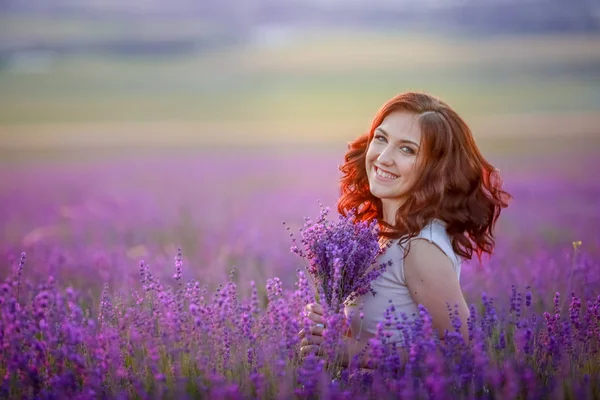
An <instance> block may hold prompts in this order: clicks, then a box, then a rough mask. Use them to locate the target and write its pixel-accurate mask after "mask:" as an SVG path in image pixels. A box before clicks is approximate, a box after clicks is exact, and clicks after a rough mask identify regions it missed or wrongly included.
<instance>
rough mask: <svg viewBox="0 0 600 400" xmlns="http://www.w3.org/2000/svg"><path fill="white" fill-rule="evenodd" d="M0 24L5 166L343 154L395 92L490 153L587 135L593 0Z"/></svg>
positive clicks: (99, 9)
mask: <svg viewBox="0 0 600 400" xmlns="http://www.w3.org/2000/svg"><path fill="white" fill-rule="evenodd" d="M0 13H1V16H0V148H2V150H3V151H4V153H3V155H5V156H7V154H5V153H6V152H7V151H8V155H11V154H12V155H13V156H14V155H15V154H16V153H14V152H20V151H22V150H34V149H35V150H38V151H44V150H59V149H73V148H90V147H92V148H95V149H97V150H99V149H113V150H114V149H118V148H124V147H129V148H130V149H131V148H136V149H140V148H143V147H145V148H156V147H159V148H161V149H165V148H166V147H171V148H181V147H189V146H194V147H195V148H198V149H206V148H210V147H211V146H238V147H244V148H247V146H248V145H252V146H263V145H268V146H273V145H276V146H284V145H290V144H291V145H294V146H296V145H307V146H313V145H319V146H333V147H334V148H338V149H341V148H342V147H343V144H345V143H346V142H347V141H349V140H351V139H352V138H353V137H354V136H356V135H357V134H359V133H362V132H363V131H364V130H365V129H367V127H368V125H369V123H370V121H371V118H372V117H373V115H374V114H375V112H376V111H377V109H378V108H379V106H380V105H381V104H382V103H384V102H385V101H386V100H387V99H388V98H390V97H391V96H393V95H395V94H397V93H399V92H402V91H406V90H423V91H428V92H431V93H433V94H435V95H438V96H440V97H441V98H443V99H444V100H446V101H447V102H449V103H450V105H452V106H453V107H455V108H456V109H457V110H458V111H459V112H460V113H461V114H462V115H464V117H465V118H466V119H467V120H468V122H470V124H471V125H472V127H473V130H474V132H475V134H476V136H477V138H478V140H479V141H480V142H481V143H482V146H487V147H488V148H489V147H491V148H497V147H498V146H502V143H507V142H506V141H507V140H515V139H520V140H521V139H523V140H525V139H527V140H530V139H531V140H534V141H535V142H536V143H540V142H543V141H544V138H552V139H557V137H558V139H559V138H562V137H564V136H569V137H571V139H572V138H573V137H576V138H578V139H579V138H582V137H586V138H587V139H590V138H592V137H593V138H596V137H597V136H598V129H599V128H598V127H599V125H600V124H599V122H600V116H599V115H598V114H599V113H598V110H599V109H600V3H599V2H598V1H594V0H572V1H569V2H565V1H559V0H527V1H516V0H515V1H512V0H427V1H418V2H415V1H405V0H397V1H388V0H371V1H357V0H346V1H339V0H284V1H282V0H278V1H273V0H202V1H195V0H194V1H193V0H171V1H156V0H154V1H153V0H131V1H127V2H121V1H111V0H103V1H96V0H77V1H72V0H52V1H37V0H1V1H0ZM558 142H559V146H562V145H563V143H562V141H560V140H559V141H558ZM542 146H544V145H542ZM587 146H589V142H586V145H585V146H584V147H587ZM511 150H514V147H513V148H512V149H511ZM532 150H539V148H537V146H536V149H532V148H531V147H528V148H527V151H532ZM13 158H14V157H13Z"/></svg>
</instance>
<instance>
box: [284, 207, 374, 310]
mask: <svg viewBox="0 0 600 400" xmlns="http://www.w3.org/2000/svg"><path fill="white" fill-rule="evenodd" d="M329 211H330V209H329V208H328V207H323V206H322V205H321V212H320V214H319V218H318V220H317V221H316V222H314V223H313V222H311V220H310V218H305V224H304V227H303V229H300V231H301V233H302V238H301V243H302V245H303V249H301V248H300V247H298V245H297V244H296V239H295V238H294V239H292V241H293V243H294V245H293V246H292V248H291V250H292V252H293V253H296V254H297V255H299V256H300V257H302V258H304V259H305V260H306V261H307V262H308V268H307V269H308V273H309V275H310V276H311V277H312V279H313V282H314V283H315V286H316V292H317V296H318V294H319V293H321V294H322V295H323V296H324V301H325V302H326V304H327V306H329V307H330V309H332V310H335V311H339V308H340V306H341V305H342V304H343V303H344V302H351V301H353V300H354V299H355V298H356V297H358V296H361V295H363V294H365V293H367V292H368V291H371V292H372V293H373V294H374V293H375V292H374V291H373V289H372V288H371V286H370V283H371V281H372V280H373V279H375V278H377V277H378V276H379V275H380V274H381V273H382V272H383V268H384V267H385V265H379V266H375V265H374V264H375V262H376V259H377V256H378V255H379V254H380V251H381V249H380V246H379V241H378V238H379V229H378V225H377V221H375V220H374V221H372V222H371V223H367V222H364V221H357V220H356V217H355V213H350V214H349V215H348V216H347V217H344V216H341V215H340V217H339V219H338V220H337V221H335V222H334V221H330V220H328V219H327V215H328V213H329ZM317 301H319V299H318V297H317Z"/></svg>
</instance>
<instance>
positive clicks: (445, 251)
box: [300, 92, 510, 363]
mask: <svg viewBox="0 0 600 400" xmlns="http://www.w3.org/2000/svg"><path fill="white" fill-rule="evenodd" d="M340 170H341V172H342V174H343V177H342V180H341V196H340V198H339V201H338V210H339V212H340V213H341V214H343V215H346V214H347V213H348V212H349V211H350V210H352V209H358V217H359V219H361V220H372V219H373V218H376V219H377V220H378V222H379V225H380V228H381V242H382V243H381V244H382V246H386V247H387V249H385V252H383V254H382V255H381V256H380V259H379V260H378V261H379V262H380V263H381V262H385V261H388V260H391V262H392V263H391V265H389V266H388V267H387V268H386V269H385V272H384V273H383V274H381V275H380V276H379V277H378V278H377V279H375V280H374V281H373V282H372V284H371V285H372V287H373V289H374V290H375V292H376V294H375V295H373V294H371V293H367V294H366V295H364V296H361V297H359V298H358V299H357V300H356V301H355V302H354V304H352V305H346V307H345V314H346V316H347V318H348V322H349V325H350V331H351V336H352V340H347V343H351V342H352V343H354V345H353V347H354V349H353V350H352V349H349V348H348V349H346V351H345V357H344V358H345V360H346V363H347V361H348V358H349V357H351V356H352V354H354V352H355V351H360V350H361V349H363V348H364V347H365V345H366V344H367V343H368V340H369V339H370V338H371V337H373V336H374V335H375V333H376V329H377V323H378V322H379V321H381V320H382V319H383V316H384V312H385V310H386V309H387V308H388V307H389V305H390V303H392V304H393V305H394V308H395V311H396V314H397V315H400V314H401V313H404V314H405V315H406V316H408V317H409V319H410V318H411V317H414V316H415V315H418V305H419V304H421V305H423V306H425V307H426V308H427V310H428V312H429V314H430V316H431V319H432V324H433V327H434V329H436V330H437V333H438V335H439V336H440V337H441V338H443V336H444V332H445V331H446V330H448V331H453V330H454V328H453V325H452V320H451V317H450V315H449V313H448V305H450V306H457V311H458V316H459V318H460V320H461V333H462V335H463V337H464V338H465V341H467V340H468V335H467V324H466V322H467V318H468V315H469V308H468V306H467V304H466V302H465V299H464V297H463V294H462V291H461V288H460V284H459V279H460V266H461V261H462V260H463V259H471V258H472V256H473V253H475V254H477V256H478V257H479V258H481V256H482V255H483V253H488V254H491V253H492V251H493V249H494V236H493V229H494V226H495V223H496V220H497V218H498V216H499V215H500V210H501V209H502V208H505V207H507V206H508V201H509V200H510V195H509V194H508V193H507V192H505V191H504V190H502V187H501V186H502V182H501V179H500V176H499V174H498V171H497V170H496V169H495V168H494V167H493V166H492V165H491V164H490V163H489V162H487V161H486V160H485V159H484V158H483V156H482V155H481V153H480V152H479V150H478V148H477V146H476V144H475V141H474V140H473V136H472V134H471V131H470V129H469V127H468V126H467V124H466V123H465V122H464V121H463V120H462V118H461V117H460V116H459V115H458V114H457V113H456V112H455V111H454V110H452V108H450V107H449V106H448V105H447V104H446V103H444V102H443V101H441V100H439V99H437V98H435V97H433V96H430V95H428V94H424V93H412V92H410V93H403V94H400V95H398V96H396V97H394V98H392V99H390V100H389V101H388V102H387V103H386V104H384V105H383V107H382V108H381V109H380V110H379V112H378V113H377V115H376V116H375V119H374V120H373V123H372V125H371V129H370V131H369V132H368V133H366V134H364V135H362V136H360V137H359V138H357V139H356V140H355V141H354V142H352V143H351V144H350V145H349V149H348V152H347V153H346V156H345V163H344V164H343V165H342V166H341V167H340ZM306 312H307V315H308V317H309V318H310V319H311V321H312V322H313V323H314V325H313V326H312V327H311V329H310V332H304V331H301V332H300V336H301V337H302V341H301V353H302V354H303V355H305V354H307V353H310V352H318V350H319V344H320V343H322V341H323V337H322V333H323V329H324V327H323V308H322V307H321V306H320V305H319V304H309V305H307V307H306ZM391 340H395V341H399V340H400V332H398V331H393V332H392V337H391Z"/></svg>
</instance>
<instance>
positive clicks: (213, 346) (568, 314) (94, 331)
mask: <svg viewBox="0 0 600 400" xmlns="http://www.w3.org/2000/svg"><path fill="white" fill-rule="evenodd" d="M181 260H182V255H181V251H179V252H178V254H177V256H176V257H175V273H176V274H178V275H179V274H181V273H182V270H183V267H184V266H183V263H182V261H181ZM28 267H30V266H29V265H27V264H26V261H25V255H24V254H23V255H22V256H21V258H20V260H19V262H18V263H15V265H14V270H13V273H12V274H11V275H10V276H9V277H7V279H6V280H5V281H4V282H3V284H2V285H1V286H0V309H1V317H0V346H2V353H3V356H2V358H0V371H3V377H2V381H1V382H0V396H1V397H2V398H23V399H56V398H67V397H69V398H75V399H86V398H104V399H109V398H140V399H154V398H156V399H159V398H182V399H185V398H223V399H225V398H228V399H252V398H281V399H286V398H302V399H309V398H316V397H318V398H326V399H346V398H352V399H354V398H357V399H370V398H384V399H388V398H390V399H391V398H397V397H398V396H407V397H408V398H416V399H446V398H457V399H475V398H477V399H479V398H503V399H505V398H506V399H515V398H523V399H538V398H562V396H564V395H565V396H567V397H571V398H577V399H588V398H590V399H591V398H595V397H594V396H596V397H597V396H598V395H599V394H600V379H599V378H600V367H599V366H600V296H596V297H594V298H589V299H587V300H585V301H584V299H582V298H581V297H579V296H578V295H577V294H575V293H571V294H570V295H569V297H568V300H567V303H565V304H563V301H562V296H561V294H560V293H556V294H555V296H554V299H553V307H552V309H550V310H547V311H543V312H542V313H538V312H536V311H535V310H534V307H533V304H534V300H535V298H534V294H533V293H532V291H531V290H530V288H525V289H526V291H525V292H521V291H519V290H518V289H517V287H516V286H513V287H512V288H511V293H510V296H509V298H508V301H507V304H506V307H504V308H502V307H498V305H497V304H496V300H495V299H494V298H492V297H490V296H488V295H487V294H485V293H483V294H482V295H481V298H480V300H479V301H478V302H477V303H474V304H472V305H471V316H470V318H469V320H468V332H469V341H468V342H464V340H463V337H462V335H461V334H460V328H461V327H460V319H459V318H458V317H457V316H456V311H455V310H453V309H451V308H450V309H449V313H450V315H451V316H453V317H455V318H454V321H455V324H454V328H455V330H454V331H453V332H446V333H445V335H444V336H443V337H442V338H440V337H439V335H436V334H435V332H434V329H433V327H432V322H431V317H430V316H429V314H428V312H427V310H426V309H425V308H424V307H422V306H421V307H420V309H419V310H420V314H419V315H418V316H417V317H416V318H414V319H413V318H409V317H408V316H407V315H404V314H398V313H397V312H396V311H395V310H394V307H393V305H391V304H390V307H389V308H388V309H387V310H386V312H385V313H384V315H382V318H381V321H380V323H379V326H378V331H377V334H376V335H375V337H374V338H373V339H371V340H370V342H369V344H368V347H367V348H366V349H365V352H366V354H367V355H368V364H369V367H370V369H368V370H365V369H364V368H361V365H359V363H358V361H357V359H354V360H352V362H351V363H350V365H349V366H348V367H347V368H343V369H336V370H335V371H334V370H332V369H331V368H327V364H328V363H329V362H331V360H332V358H334V357H335V356H336V355H335V352H327V358H325V359H323V358H320V357H317V356H313V355H311V356H308V357H305V358H304V359H302V358H300V357H299V355H298V354H299V353H298V345H299V338H298V336H297V332H298V331H299V330H300V329H301V328H302V327H304V326H307V323H308V321H307V319H306V318H304V317H303V314H302V312H301V311H302V309H303V307H304V305H305V304H306V302H307V300H309V299H310V297H311V295H312V289H311V288H310V285H309V283H308V280H307V277H306V275H305V274H304V272H303V271H302V270H298V271H297V274H296V288H295V290H285V288H283V286H282V283H281V280H279V279H278V278H276V277H275V278H270V279H268V280H267V282H266V284H265V285H264V290H265V292H264V296H263V300H262V301H261V296H260V295H259V289H258V285H257V284H256V283H255V282H250V292H251V294H250V296H247V297H244V298H241V297H240V296H239V293H238V285H237V284H236V283H235V281H236V270H235V268H234V269H232V271H231V273H230V276H229V279H228V281H227V282H226V283H224V284H223V285H221V286H219V287H218V288H216V289H215V290H214V291H212V293H211V292H209V291H208V290H207V288H206V287H205V286H203V285H202V283H201V282H199V281H188V282H185V283H184V282H181V281H180V280H177V281H176V282H175V283H174V284H173V285H164V284H163V283H162V282H160V280H158V279H157V278H156V277H155V276H153V274H152V273H151V271H150V269H149V268H148V266H147V265H146V264H145V263H144V262H140V265H139V285H138V287H137V289H136V290H133V291H131V292H130V293H127V294H125V293H122V292H115V291H113V290H111V288H110V287H109V286H108V285H106V286H105V288H104V290H103V292H102V295H101V298H100V303H99V307H98V311H97V313H96V314H94V313H92V312H91V311H90V309H89V308H87V307H86V305H85V304H84V300H85V297H84V296H82V293H81V292H80V291H78V290H76V289H74V288H72V287H66V288H63V287H61V285H59V284H57V282H56V280H55V279H54V278H53V277H49V278H48V279H47V280H45V281H44V282H40V283H37V284H34V283H32V282H30V281H29V280H25V281H24V280H23V277H22V276H23V271H24V270H26V269H27V268H28ZM502 309H505V310H507V312H506V313H504V312H502V311H501V310H502ZM331 326H332V328H328V329H333V330H335V329H338V327H339V326H341V325H340V324H337V323H335V322H334V323H333V324H332V325H331ZM392 327H395V328H397V329H398V330H399V331H400V332H402V335H403V340H402V341H401V343H402V344H401V345H400V347H397V346H396V345H395V344H393V343H390V342H388V339H389V338H388V333H389V330H390V328H392ZM326 332H327V331H326ZM341 333H342V332H330V333H328V335H338V336H339V335H340V334H341ZM442 339H443V340H442ZM363 367H364V365H363Z"/></svg>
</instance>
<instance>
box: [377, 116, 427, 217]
mask: <svg viewBox="0 0 600 400" xmlns="http://www.w3.org/2000/svg"><path fill="white" fill-rule="evenodd" d="M418 119H419V116H418V115H417V114H415V113H411V112H407V111H394V112H391V113H390V114H388V115H387V116H386V117H385V118H384V119H383V121H382V123H381V125H379V126H378V127H377V128H376V129H375V133H374V135H373V139H372V140H371V142H370V143H369V147H368V149H367V155H366V165H365V166H366V170H367V176H368V179H369V189H370V191H371V193H372V194H373V196H375V197H377V198H379V199H381V201H382V205H383V218H384V220H385V221H386V222H388V223H390V224H393V225H395V215H396V210H397V209H398V207H399V206H400V205H401V203H402V197H403V196H404V195H406V193H407V192H408V190H410V186H411V184H412V182H413V181H414V179H415V177H416V174H417V168H416V165H417V155H418V154H419V149H420V145H421V128H420V125H419V120H418Z"/></svg>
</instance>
